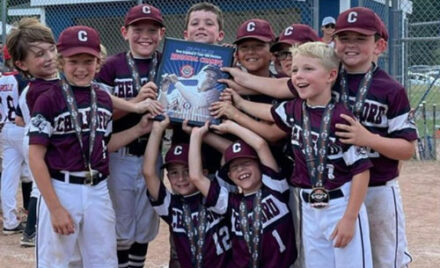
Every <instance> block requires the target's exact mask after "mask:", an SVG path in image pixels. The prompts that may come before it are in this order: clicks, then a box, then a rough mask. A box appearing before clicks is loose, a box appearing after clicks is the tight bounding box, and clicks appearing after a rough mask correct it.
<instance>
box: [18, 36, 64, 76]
mask: <svg viewBox="0 0 440 268" xmlns="http://www.w3.org/2000/svg"><path fill="white" fill-rule="evenodd" d="M15 64H16V65H17V66H18V67H19V68H20V69H21V70H23V71H26V72H28V73H30V74H31V75H32V76H33V77H35V78H41V79H46V80H47V79H51V78H54V76H55V75H56V74H57V73H58V71H57V49H56V46H55V44H51V43H46V42H32V43H29V50H28V53H27V55H26V58H25V59H24V60H23V61H17V62H15Z"/></svg>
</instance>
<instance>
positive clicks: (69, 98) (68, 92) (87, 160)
mask: <svg viewBox="0 0 440 268" xmlns="http://www.w3.org/2000/svg"><path fill="white" fill-rule="evenodd" d="M61 81H62V92H63V96H64V99H65V100H66V103H67V108H68V109H69V113H70V117H71V119H72V125H73V129H74V130H75V133H76V137H77V139H78V142H79V146H80V147H81V154H82V158H83V161H84V167H85V168H86V170H91V169H92V164H91V158H92V151H93V145H94V143H95V137H96V117H97V111H98V105H97V101H96V92H95V87H96V85H95V84H93V83H92V85H91V88H90V118H89V120H90V126H89V128H90V138H89V154H88V157H87V155H86V153H85V152H84V144H83V141H82V129H81V121H80V120H79V112H78V106H77V104H76V101H75V97H74V95H73V91H72V87H71V86H70V85H69V84H67V82H66V81H65V80H64V79H61ZM90 175H92V174H90Z"/></svg>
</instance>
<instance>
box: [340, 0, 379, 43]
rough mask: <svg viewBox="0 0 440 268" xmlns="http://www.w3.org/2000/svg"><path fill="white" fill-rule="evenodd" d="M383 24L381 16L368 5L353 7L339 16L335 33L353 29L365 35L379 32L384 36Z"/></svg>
mask: <svg viewBox="0 0 440 268" xmlns="http://www.w3.org/2000/svg"><path fill="white" fill-rule="evenodd" d="M382 24H383V22H382V21H381V19H380V17H379V16H377V15H376V13H374V11H373V10H371V9H369V8H366V7H353V8H350V9H348V10H346V11H344V12H342V13H341V14H340V15H339V16H338V19H337V20H336V26H335V32H334V33H333V35H337V34H338V33H341V32H345V31H352V32H357V33H361V34H364V35H374V34H379V35H380V36H381V37H383V30H382V28H383V27H382V26H381V25H382Z"/></svg>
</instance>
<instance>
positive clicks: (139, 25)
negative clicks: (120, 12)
mask: <svg viewBox="0 0 440 268" xmlns="http://www.w3.org/2000/svg"><path fill="white" fill-rule="evenodd" d="M121 32H122V36H123V37H124V39H125V40H126V41H128V44H129V46H130V51H131V53H132V54H133V57H135V58H148V57H151V56H152V55H153V53H154V51H156V49H157V47H158V46H159V43H160V41H161V40H162V38H163V36H164V34H165V28H163V27H162V26H161V25H159V24H158V23H156V22H153V21H149V20H142V21H138V22H135V23H133V24H130V25H129V26H127V27H122V29H121Z"/></svg>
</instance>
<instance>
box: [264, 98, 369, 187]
mask: <svg viewBox="0 0 440 268" xmlns="http://www.w3.org/2000/svg"><path fill="white" fill-rule="evenodd" d="M303 102H304V100H301V99H299V98H295V99H293V100H291V101H287V102H283V103H281V104H280V105H278V106H277V107H273V108H272V116H273V118H274V120H275V123H276V124H277V126H279V127H280V128H281V129H282V130H284V131H285V132H286V133H289V134H290V138H291V143H292V148H293V153H294V157H295V168H294V172H293V174H292V176H291V178H290V180H291V183H292V184H293V185H295V186H297V187H301V188H311V187H312V184H311V181H310V177H309V174H308V170H307V163H306V158H305V153H304V142H303V138H302V131H303V127H302V104H303ZM324 110H325V107H322V106H321V107H309V106H307V111H308V112H309V116H310V126H311V135H312V142H313V146H314V150H315V153H316V150H317V148H316V146H317V145H316V141H317V139H318V137H319V131H320V127H321V120H322V116H323V113H324ZM341 114H348V115H351V116H352V113H351V112H350V111H349V110H347V109H346V108H345V106H344V105H343V104H341V103H338V104H336V105H335V109H334V110H333V115H332V120H331V123H330V130H329V141H328V146H327V168H326V173H325V178H326V179H325V182H324V187H325V188H326V189H328V190H331V189H335V188H338V187H340V186H342V185H343V184H344V183H346V182H349V181H351V179H352V177H353V176H354V175H356V174H358V173H361V172H363V171H365V170H367V169H369V168H370V167H371V166H372V164H371V161H370V160H369V159H368V155H367V153H366V150H365V149H363V148H360V147H358V146H354V145H344V144H342V143H341V142H340V141H339V139H338V138H337V137H336V135H335V124H337V123H345V122H346V121H345V120H344V119H342V118H341V117H340V115H341Z"/></svg>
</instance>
